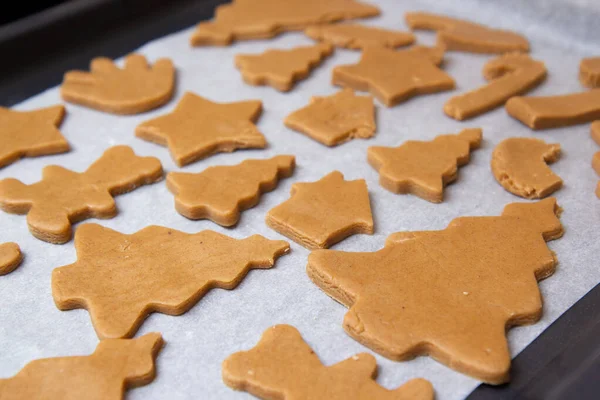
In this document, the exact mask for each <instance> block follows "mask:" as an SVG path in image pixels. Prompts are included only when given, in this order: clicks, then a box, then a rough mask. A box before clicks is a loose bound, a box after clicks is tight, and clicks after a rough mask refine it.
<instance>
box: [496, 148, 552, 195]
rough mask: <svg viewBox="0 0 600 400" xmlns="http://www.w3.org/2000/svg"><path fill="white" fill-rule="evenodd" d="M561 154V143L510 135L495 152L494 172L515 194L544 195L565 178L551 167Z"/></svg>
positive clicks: (502, 183) (507, 188)
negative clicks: (549, 165)
mask: <svg viewBox="0 0 600 400" xmlns="http://www.w3.org/2000/svg"><path fill="white" fill-rule="evenodd" d="M559 157H560V145H559V144H557V143H553V144H548V143H546V142H544V141H543V140H541V139H535V138H509V139H505V140H503V141H502V142H500V143H499V144H498V145H497V146H496V148H494V151H493V153H492V163H491V165H492V173H493V174H494V177H495V178H496V180H497V181H498V183H499V184H501V185H502V187H504V189H506V190H508V191H509V192H511V193H512V194H515V195H517V196H520V197H523V198H526V199H543V198H544V197H546V196H549V195H550V194H552V193H554V192H555V191H557V190H558V189H560V188H561V187H562V184H563V181H562V179H561V178H560V177H559V176H558V175H556V174H555V173H554V172H552V170H551V169H550V168H549V167H548V165H547V164H552V163H553V162H555V161H557V160H558V158H559Z"/></svg>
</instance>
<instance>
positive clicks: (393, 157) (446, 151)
mask: <svg viewBox="0 0 600 400" xmlns="http://www.w3.org/2000/svg"><path fill="white" fill-rule="evenodd" d="M481 138H482V132H481V129H477V128H471V129H464V130H462V131H461V132H460V133H458V134H456V135H439V136H437V137H436V138H435V139H433V140H431V141H428V142H423V141H418V140H409V141H407V142H405V143H404V144H402V145H400V146H399V147H381V146H373V147H369V149H368V150H367V159H368V161H369V164H371V166H372V167H373V168H375V169H376V170H377V171H378V172H379V183H380V184H381V186H383V187H384V188H386V189H387V190H389V191H391V192H394V193H411V194H414V195H416V196H419V197H420V198H422V199H424V200H427V201H430V202H432V203H441V202H442V201H443V200H444V187H445V186H446V185H448V184H449V183H451V182H453V181H455V180H456V178H457V177H458V167H460V166H463V165H465V164H467V163H468V162H469V159H470V153H471V150H473V149H477V148H479V146H480V145H481Z"/></svg>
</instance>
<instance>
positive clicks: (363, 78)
mask: <svg viewBox="0 0 600 400" xmlns="http://www.w3.org/2000/svg"><path fill="white" fill-rule="evenodd" d="M440 49H441V47H437V48H431V49H430V50H428V49H427V48H424V47H418V48H417V49H416V50H415V49H411V48H409V49H406V50H399V51H395V50H391V49H387V48H384V47H377V46H370V47H367V48H365V49H364V50H363V52H362V55H361V58H360V61H359V62H358V63H357V64H351V65H338V66H337V67H335V68H333V73H332V83H333V84H334V85H338V86H343V87H349V88H352V89H354V90H361V91H369V92H371V94H373V96H375V97H376V98H377V99H379V101H381V102H382V103H383V104H385V105H386V106H388V107H391V106H394V105H396V104H398V103H400V102H402V101H405V100H407V99H409V98H411V97H413V96H417V95H422V94H429V93H437V92H442V91H446V90H451V89H454V86H455V83H454V79H452V77H451V76H450V75H448V74H447V73H445V72H444V71H443V70H441V69H440V68H439V64H440V62H441V60H438V59H439V52H440ZM438 61H439V62H438Z"/></svg>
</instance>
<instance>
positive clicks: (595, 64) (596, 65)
mask: <svg viewBox="0 0 600 400" xmlns="http://www.w3.org/2000/svg"><path fill="white" fill-rule="evenodd" d="M579 80H580V81H581V84H582V85H583V86H587V87H589V88H597V87H600V57H590V58H584V59H583V60H581V63H580V64H579Z"/></svg>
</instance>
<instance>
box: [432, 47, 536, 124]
mask: <svg viewBox="0 0 600 400" xmlns="http://www.w3.org/2000/svg"><path fill="white" fill-rule="evenodd" d="M483 74H484V76H485V78H486V79H487V80H488V81H490V83H488V84H487V85H485V86H482V87H480V88H478V89H475V90H472V91H470V92H467V93H464V94H460V95H458V96H454V97H452V98H451V99H450V100H448V102H446V104H445V105H444V112H445V113H446V115H448V116H449V117H452V118H454V119H456V120H459V121H462V120H465V119H469V118H473V117H476V116H478V115H480V114H483V113H485V112H488V111H490V110H493V109H494V108H496V107H500V106H502V105H504V103H505V102H506V101H507V100H508V99H509V98H511V97H513V96H516V95H520V94H523V93H526V92H528V91H529V90H531V89H533V88H534V87H536V86H537V85H539V84H540V83H541V82H542V81H543V80H544V79H545V78H546V67H545V66H544V63H542V62H539V61H535V60H533V59H532V58H530V57H529V56H528V55H527V54H519V53H516V54H506V55H503V56H500V57H498V58H495V59H493V60H491V61H490V62H488V63H487V64H486V65H485V67H484V69H483Z"/></svg>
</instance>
